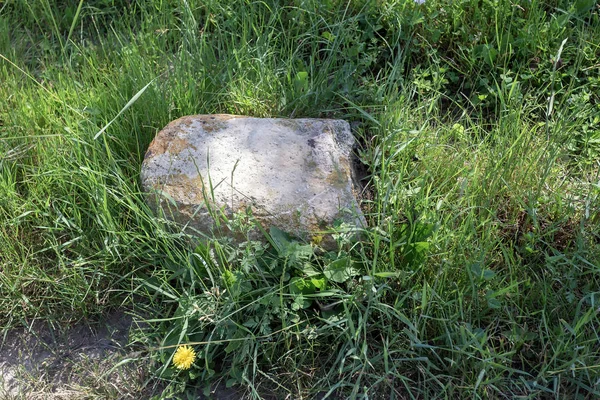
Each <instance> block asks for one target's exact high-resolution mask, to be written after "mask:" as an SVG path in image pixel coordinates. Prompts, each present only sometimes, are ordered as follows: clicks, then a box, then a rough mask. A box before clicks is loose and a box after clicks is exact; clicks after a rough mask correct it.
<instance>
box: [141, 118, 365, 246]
mask: <svg viewBox="0 0 600 400" xmlns="http://www.w3.org/2000/svg"><path fill="white" fill-rule="evenodd" d="M353 146H354V138H353V137H352V134H351V132H350V126H349V125H348V123H347V122H345V121H341V120H328V119H278V118H250V117H243V116H233V115H196V116H188V117H183V118H180V119H177V120H175V121H173V122H171V123H170V124H169V125H167V126H166V127H165V128H164V129H163V130H162V131H160V132H159V133H158V134H157V136H156V137H155V138H154V140H153V142H152V143H151V144H150V147H149V148H148V151H147V152H146V156H145V159H144V162H143V165H142V171H141V181H142V187H143V189H144V191H145V192H146V193H148V201H149V204H150V205H151V207H153V208H154V209H155V210H158V209H162V210H163V211H164V212H165V215H166V216H167V217H168V218H170V219H172V220H174V221H176V222H178V223H180V224H183V225H184V226H186V227H187V229H188V230H189V229H190V228H192V230H193V229H195V230H197V231H199V232H201V233H204V234H207V235H213V234H218V232H216V227H217V225H218V224H216V223H215V219H214V218H213V216H214V215H217V214H220V215H224V216H226V217H228V218H231V217H232V216H233V215H234V213H236V212H238V211H242V212H244V211H247V210H248V209H250V210H251V212H252V215H253V216H254V218H255V219H256V220H257V221H258V222H259V223H260V224H261V225H262V226H263V227H264V228H265V229H267V230H268V229H269V227H270V226H275V227H277V228H279V229H281V230H283V231H285V232H288V233H290V234H292V235H294V236H297V237H299V238H302V239H305V240H308V239H310V237H311V236H312V235H315V234H320V233H322V232H323V231H326V230H327V229H330V228H331V227H332V226H333V225H334V222H336V221H341V222H346V223H348V224H350V225H351V226H355V227H359V226H363V225H364V223H365V222H364V221H365V220H364V216H363V215H362V213H361V211H360V207H359V205H358V202H357V199H356V190H357V188H355V187H354V183H353V182H354V180H353V168H352V164H351V156H352V154H351V152H352V147H353ZM255 233H256V235H255V236H256V237H258V236H259V234H258V232H255ZM325 238H326V239H327V238H328V237H327V235H325ZM330 239H331V237H329V240H326V242H329V243H331V240H330Z"/></svg>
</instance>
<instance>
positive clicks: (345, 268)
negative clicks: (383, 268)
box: [323, 257, 359, 283]
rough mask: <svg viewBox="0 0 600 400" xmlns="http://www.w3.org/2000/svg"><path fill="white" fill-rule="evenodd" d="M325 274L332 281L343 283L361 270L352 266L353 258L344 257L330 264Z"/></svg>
mask: <svg viewBox="0 0 600 400" xmlns="http://www.w3.org/2000/svg"><path fill="white" fill-rule="evenodd" d="M323 274H324V275H325V277H326V278H327V279H329V280H330V281H333V282H337V283H343V282H346V281H348V280H350V279H352V277H354V276H356V275H358V274H359V271H358V270H357V269H355V268H353V267H352V260H350V258H348V257H344V258H340V259H338V260H335V261H333V262H332V263H330V264H328V265H327V266H326V267H325V270H324V271H323Z"/></svg>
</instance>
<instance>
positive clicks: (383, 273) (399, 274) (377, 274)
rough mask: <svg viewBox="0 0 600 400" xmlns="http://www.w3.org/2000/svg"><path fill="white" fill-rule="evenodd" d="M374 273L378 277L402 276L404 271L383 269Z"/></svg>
mask: <svg viewBox="0 0 600 400" xmlns="http://www.w3.org/2000/svg"><path fill="white" fill-rule="evenodd" d="M373 275H375V276H376V277H378V278H399V277H400V276H402V272H390V271H383V272H375V273H374V274H373Z"/></svg>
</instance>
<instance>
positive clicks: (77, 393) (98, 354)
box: [0, 311, 160, 400]
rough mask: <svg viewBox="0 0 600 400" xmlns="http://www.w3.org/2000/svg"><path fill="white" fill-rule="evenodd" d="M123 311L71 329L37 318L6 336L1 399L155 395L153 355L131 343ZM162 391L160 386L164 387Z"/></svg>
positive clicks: (130, 324)
mask: <svg viewBox="0 0 600 400" xmlns="http://www.w3.org/2000/svg"><path fill="white" fill-rule="evenodd" d="M136 328H139V326H138V325H137V323H136V322H135V321H134V319H133V318H132V317H131V316H130V315H128V314H127V313H125V312H123V311H115V312H113V313H111V314H110V315H107V316H105V317H104V318H103V319H102V320H100V321H92V322H87V323H80V324H78V325H75V326H73V327H71V328H69V329H66V330H64V329H63V330H61V329H56V328H54V329H53V328H51V327H49V326H48V324H42V323H39V324H33V325H32V326H31V327H29V329H25V328H21V329H13V330H10V331H8V332H5V333H4V336H3V337H0V399H1V400H13V399H14V400H16V399H27V400H29V399H69V400H71V399H93V398H97V399H125V398H136V399H143V398H150V397H152V395H153V394H156V393H152V392H155V390H156V388H154V387H153V385H152V384H150V383H149V382H150V381H149V377H148V376H147V375H146V373H145V371H147V368H144V366H147V365H148V362H149V361H148V359H147V358H145V357H143V356H142V354H143V353H142V352H140V351H139V349H137V350H138V351H135V350H136V349H135V348H132V347H131V346H129V345H128V343H129V342H130V332H131V331H132V329H136ZM159 393H160V392H159Z"/></svg>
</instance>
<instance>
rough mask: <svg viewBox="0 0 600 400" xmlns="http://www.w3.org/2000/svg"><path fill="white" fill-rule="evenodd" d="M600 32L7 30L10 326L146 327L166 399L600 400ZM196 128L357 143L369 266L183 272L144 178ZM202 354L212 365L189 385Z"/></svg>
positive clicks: (231, 10) (56, 13)
mask: <svg viewBox="0 0 600 400" xmlns="http://www.w3.org/2000/svg"><path fill="white" fill-rule="evenodd" d="M599 13H600V10H599V9H598V7H597V5H596V4H595V2H593V1H591V2H590V1H586V0H578V1H576V2H570V1H562V0H550V1H547V2H540V1H537V0H533V1H531V2H525V1H523V2H517V3H511V2H508V1H505V0H496V1H484V2H475V1H470V0H462V1H453V0H430V1H427V2H426V3H425V4H423V5H419V4H415V3H414V2H412V1H405V0H398V1H392V0H389V1H358V0H356V1H355V0H351V1H348V2H343V1H336V0H329V1H317V0H314V1H313V0H308V1H287V2H283V1H271V0H269V1H264V2H262V1H261V2H259V1H249V0H239V1H238V0H235V1H233V0H232V1H228V2H223V1H193V0H181V1H176V0H162V1H159V0H155V1H135V0H134V1H125V0H123V1H119V0H95V1H85V2H83V1H82V2H79V1H74V0H72V1H65V2H51V1H49V0H40V1H35V2H31V1H24V0H12V1H10V0H9V1H8V2H4V3H3V4H0V55H1V56H0V310H2V311H3V313H2V314H0V315H1V316H0V321H1V326H2V327H4V328H5V329H9V328H10V327H14V326H17V325H20V324H29V323H30V322H31V321H33V320H35V319H38V320H39V319H41V320H44V321H48V322H49V323H51V324H53V325H59V326H60V325H63V326H68V325H69V324H72V323H74V322H76V321H78V320H81V319H84V318H90V317H94V316H98V315H101V314H103V313H104V312H106V311H107V310H109V309H111V308H114V307H121V306H126V307H127V308H131V307H138V308H139V309H140V310H143V312H144V313H145V315H153V316H155V319H154V322H152V323H151V327H152V328H151V329H150V330H148V331H147V332H146V337H144V338H142V339H141V340H143V341H145V343H146V345H147V349H148V351H147V352H145V353H144V354H145V355H144V356H147V357H151V358H153V359H154V360H155V371H154V372H155V377H156V379H161V380H164V384H165V385H166V387H167V389H165V394H164V396H168V394H169V393H181V392H182V391H185V390H188V391H190V393H192V392H191V391H192V390H194V388H195V387H200V388H204V387H206V385H208V384H209V383H211V382H212V383H214V382H219V381H221V382H223V383H225V382H227V383H228V384H233V385H240V387H242V388H245V390H247V393H248V395H249V396H250V397H256V398H258V397H259V396H261V394H264V393H266V392H270V391H271V392H272V391H274V392H276V393H278V395H279V396H284V395H289V396H290V397H291V398H300V397H301V396H302V397H303V398H311V397H313V396H315V395H316V393H321V394H328V395H330V396H334V395H335V396H339V398H347V397H351V398H367V397H369V398H438V397H440V398H442V397H443V398H447V397H450V398H472V397H474V398H516V397H517V396H521V398H563V397H567V398H595V397H597V396H600V356H599V354H600V332H599V331H600V318H599V315H598V313H599V311H598V310H600V308H599V302H600V228H599V226H600V198H599V196H600V183H599V182H600V170H599V161H598V160H600V78H599V77H600V64H598V60H600V14H599ZM565 40H566V41H565ZM146 85H148V86H147V88H146V89H145V90H144V91H143V92H142V93H141V94H140V96H139V97H138V96H136V94H138V92H139V91H140V90H142V89H143V88H144V87H146ZM132 99H135V102H133V104H131V105H130V107H127V105H128V103H129V102H130V100H132ZM202 113H232V114H245V115H251V116H260V117H331V118H343V119H347V120H349V121H353V122H354V124H353V126H354V130H355V134H356V136H357V138H358V140H359V142H360V146H359V148H358V149H357V153H358V154H359V156H360V159H361V160H362V162H363V163H364V164H365V165H366V167H367V168H368V171H369V184H368V190H367V192H368V194H367V195H366V196H365V200H364V201H363V206H364V207H363V208H364V210H365V213H366V214H367V218H368V220H369V228H368V229H367V230H366V231H365V232H364V234H363V238H362V240H361V241H360V242H357V243H356V242H349V241H345V240H344V239H343V238H341V239H340V240H341V241H342V246H341V248H340V251H339V252H337V253H325V254H322V253H319V252H317V253H316V254H315V253H314V252H313V251H312V249H311V247H310V245H308V244H301V243H296V242H294V241H290V240H289V239H288V238H286V237H285V235H283V234H281V233H278V232H277V231H273V232H272V234H271V236H269V238H270V239H271V246H270V247H269V248H265V247H264V246H261V245H259V244H257V243H252V242H250V243H247V244H246V245H244V246H242V247H238V248H236V247H232V246H231V245H230V244H229V243H227V242H224V241H223V240H220V239H219V240H217V239H215V240H211V241H209V242H208V243H206V244H205V245H203V246H200V247H197V248H194V247H193V246H190V245H189V242H188V240H187V237H186V235H185V234H183V233H182V232H180V231H179V230H178V229H177V227H174V226H172V224H170V223H169V222H168V221H165V220H163V219H161V218H159V217H157V216H154V215H153V214H152V213H151V211H150V209H149V208H148V207H147V206H146V205H145V203H144V201H143V196H142V194H141V190H140V187H139V171H140V166H141V161H142V159H143V155H144V152H145V150H146V148H147V146H148V144H149V143H150V141H151V140H152V138H153V137H154V135H155V134H156V132H157V131H158V130H160V129H161V128H162V127H163V126H165V125H166V124H167V123H168V122H169V121H171V120H173V119H176V118H178V117H180V116H183V115H189V114H202ZM115 117H117V118H115ZM113 119H114V121H113ZM111 121H112V123H110V122H111ZM109 123H110V125H108V124H109ZM107 125H108V126H107ZM104 128H106V129H104ZM99 133H100V134H99ZM238 222H240V221H238ZM238 225H239V224H238ZM242 225H243V224H242ZM337 272H339V273H340V274H341V275H340V274H338V275H336V273H337ZM311 277H312V279H314V281H311ZM311 285H312V286H311ZM315 287H319V288H320V289H321V292H320V294H319V295H318V296H321V297H318V298H317V299H315V296H317V295H316V294H315V293H316V289H315ZM317 300H318V301H319V302H318V303H317ZM335 302H338V304H337V307H334V308H333V309H332V310H323V309H322V308H325V309H326V308H327V307H322V306H323V305H324V304H332V303H335ZM149 312H150V313H151V314H149ZM187 342H194V343H197V344H196V345H195V349H196V351H197V352H198V355H199V358H198V360H197V362H196V364H195V367H194V368H193V369H192V370H191V372H190V373H177V372H176V371H174V370H173V369H172V367H171V366H170V363H169V361H170V358H171V356H172V353H173V350H174V347H173V346H175V345H177V344H179V343H187Z"/></svg>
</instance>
